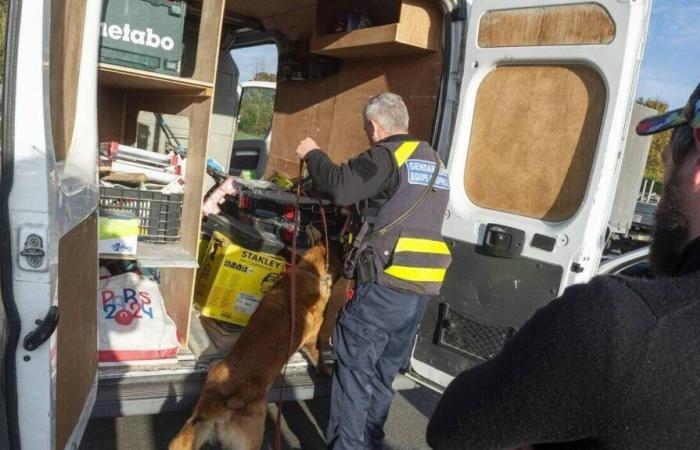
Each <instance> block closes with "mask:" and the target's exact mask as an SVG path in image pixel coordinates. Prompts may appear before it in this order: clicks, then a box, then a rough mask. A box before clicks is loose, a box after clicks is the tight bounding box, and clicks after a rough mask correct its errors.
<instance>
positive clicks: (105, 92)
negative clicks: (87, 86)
mask: <svg viewBox="0 0 700 450" xmlns="http://www.w3.org/2000/svg"><path fill="white" fill-rule="evenodd" d="M125 111H126V96H125V94H124V91H122V90H121V89H112V88H109V87H106V86H100V87H99V89H98V90H97V134H98V138H99V141H100V142H110V141H114V142H122V138H123V136H124V124H125V118H124V114H125Z"/></svg>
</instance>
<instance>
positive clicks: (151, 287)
mask: <svg viewBox="0 0 700 450" xmlns="http://www.w3.org/2000/svg"><path fill="white" fill-rule="evenodd" d="M97 329H98V332H97V334H98V343H97V345H98V359H99V361H102V362H117V361H134V360H146V359H164V358H172V357H174V356H175V355H176V354H177V350H178V348H179V347H180V343H179V342H178V339H177V327H176V326H175V323H174V322H173V320H172V319H171V318H170V317H168V315H167V313H166V311H165V306H164V305H163V297H162V296H161V294H160V290H159V289H158V285H157V284H156V283H155V282H153V281H151V280H149V279H148V278H145V277H143V276H141V275H140V274H138V273H134V272H127V273H124V274H122V275H116V276H113V277H107V278H104V279H101V280H100V286H99V289H98V291H97Z"/></svg>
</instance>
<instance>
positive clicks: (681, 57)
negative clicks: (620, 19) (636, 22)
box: [636, 0, 700, 109]
mask: <svg viewBox="0 0 700 450" xmlns="http://www.w3.org/2000/svg"><path fill="white" fill-rule="evenodd" d="M698 19H700V0H654V2H653V6H652V10H651V23H650V25H649V32H648V34H647V42H646V48H645V50H644V59H643V60H642V68H641V71H640V74H639V83H638V85H637V95H636V97H645V98H650V97H651V98H657V99H660V100H664V101H666V102H667V103H668V104H669V106H670V107H671V109H675V108H680V107H682V106H684V105H685V103H686V102H687V101H688V97H689V96H690V93H691V92H692V91H693V89H694V88H695V86H697V84H698V83H699V82H700V22H699V21H698Z"/></svg>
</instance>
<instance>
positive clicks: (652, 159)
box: [637, 98, 671, 183]
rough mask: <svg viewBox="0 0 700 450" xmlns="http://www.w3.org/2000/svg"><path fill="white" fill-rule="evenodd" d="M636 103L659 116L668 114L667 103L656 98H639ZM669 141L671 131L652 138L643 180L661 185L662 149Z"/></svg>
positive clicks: (662, 172)
mask: <svg viewBox="0 0 700 450" xmlns="http://www.w3.org/2000/svg"><path fill="white" fill-rule="evenodd" d="M637 103H640V104H642V105H644V106H646V107H648V108H652V109H655V110H656V111H658V112H659V114H663V113H666V112H668V103H666V102H665V101H663V100H660V99H658V98H646V99H645V98H639V99H637ZM670 140H671V131H670V130H669V131H664V132H663V133H658V134H655V135H653V136H652V138H651V146H650V147H649V157H648V158H647V165H646V168H645V169H644V178H650V179H652V180H654V181H657V182H659V183H662V182H663V180H664V162H663V159H662V157H661V155H662V154H663V151H664V148H666V146H667V145H668V143H669V141H670Z"/></svg>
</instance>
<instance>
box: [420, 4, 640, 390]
mask: <svg viewBox="0 0 700 450" xmlns="http://www.w3.org/2000/svg"><path fill="white" fill-rule="evenodd" d="M649 9H650V2H648V1H636V2H621V1H617V0H601V1H598V2H571V1H568V0H522V1H513V0H490V1H485V0H474V1H473V3H472V4H471V6H470V9H469V10H468V17H467V29H466V33H465V34H466V37H465V45H464V46H463V48H462V49H461V51H462V52H463V53H462V62H463V67H464V73H463V75H462V78H461V80H460V82H461V83H460V86H459V89H460V90H459V102H458V112H457V117H456V121H455V126H454V130H453V133H452V142H451V146H450V149H449V159H448V162H447V168H448V171H449V174H450V185H451V192H450V203H449V205H448V210H447V214H446V218H445V222H444V225H443V235H444V236H445V238H446V240H447V242H448V243H449V245H450V248H451V251H452V256H453V263H452V265H451V267H450V268H449V270H448V272H447V277H446V280H445V284H444V286H443V289H442V292H441V296H440V297H438V298H437V299H436V300H434V301H433V302H432V304H431V306H430V307H429V310H428V313H427V314H426V316H425V319H424V321H423V324H422V327H421V332H420V333H419V337H418V342H417V345H416V349H415V352H414V359H413V361H412V365H413V369H414V370H415V372H416V373H417V374H418V375H419V376H420V377H421V378H423V379H428V380H430V381H432V382H435V383H437V384H439V385H442V386H444V385H446V384H447V383H449V381H450V380H451V379H452V377H454V376H455V375H457V374H458V373H460V372H461V371H463V370H465V369H467V368H469V367H473V366H475V365H477V364H479V363H481V362H483V361H485V360H488V359H490V358H491V357H493V356H495V355H496V354H497V353H498V351H500V349H501V347H502V346H503V345H504V344H505V343H506V342H507V340H508V338H509V337H510V336H511V335H512V334H514V333H515V332H516V331H517V330H518V329H519V328H520V327H521V326H522V324H523V323H524V322H525V321H526V320H527V319H528V318H529V317H531V316H532V314H533V313H534V312H535V311H536V310H537V309H538V308H540V307H542V306H544V305H546V304H547V303H548V302H549V301H550V300H552V299H553V298H555V297H557V296H558V295H561V293H562V292H563V290H564V289H565V288H566V287H567V286H569V285H571V284H574V283H580V282H585V281H587V280H588V279H590V278H591V277H592V276H593V275H594V274H595V272H596V269H597V267H598V263H599V259H600V255H601V252H602V249H603V246H604V243H605V238H604V237H605V232H606V226H607V221H608V216H609V214H610V210H611V208H612V202H613V198H614V190H615V186H616V182H617V176H618V171H619V158H620V156H621V154H622V151H623V148H624V138H625V136H626V128H627V126H628V120H629V119H628V118H629V113H630V110H631V105H632V103H633V97H634V90H635V89H634V88H635V85H636V78H637V74H638V71H639V62H640V59H641V52H642V49H643V43H644V37H645V35H646V27H647V23H648V16H649Z"/></svg>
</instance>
